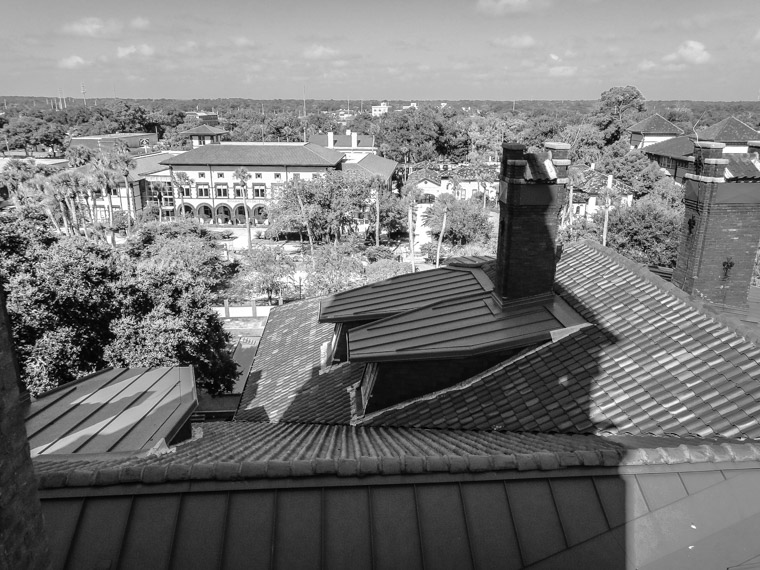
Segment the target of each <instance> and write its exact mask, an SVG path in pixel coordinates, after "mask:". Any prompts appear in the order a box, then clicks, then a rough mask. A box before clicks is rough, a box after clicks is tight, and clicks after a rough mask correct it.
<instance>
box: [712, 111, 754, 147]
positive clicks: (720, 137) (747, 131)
mask: <svg viewBox="0 0 760 570" xmlns="http://www.w3.org/2000/svg"><path fill="white" fill-rule="evenodd" d="M757 139H760V132H758V131H757V130H755V129H753V128H752V127H750V126H749V125H748V124H747V123H744V122H742V121H740V120H739V119H736V118H734V117H728V118H726V119H723V120H722V121H720V122H718V123H715V124H714V125H712V126H710V127H707V128H706V129H702V130H701V131H700V132H699V140H706V141H714V142H722V143H727V144H728V143H734V144H735V143H742V144H747V141H754V140H757Z"/></svg>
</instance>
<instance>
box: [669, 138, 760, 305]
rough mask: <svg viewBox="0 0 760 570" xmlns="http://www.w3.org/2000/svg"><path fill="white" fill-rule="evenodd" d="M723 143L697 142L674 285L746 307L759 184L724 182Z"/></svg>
mask: <svg viewBox="0 0 760 570" xmlns="http://www.w3.org/2000/svg"><path fill="white" fill-rule="evenodd" d="M753 144H754V143H753ZM724 146H725V144H724V143H716V142H704V141H696V142H695V143H694V167H695V168H694V170H695V172H694V174H690V173H689V174H686V175H685V202H686V213H685V216H684V222H683V225H682V226H681V240H680V242H679V245H678V262H677V263H676V268H675V271H674V272H673V283H674V284H675V285H677V286H678V287H680V288H681V289H683V290H684V291H686V292H687V293H689V294H692V295H694V296H696V297H700V298H702V299H704V300H705V301H707V302H708V303H711V304H714V305H719V306H723V307H727V308H736V309H744V308H746V307H747V295H748V293H749V286H750V281H751V278H752V271H753V268H754V263H755V255H756V253H757V246H758V241H759V240H760V185H758V184H757V183H746V182H744V183H735V182H732V183H726V179H725V169H726V165H727V164H728V160H727V159H725V158H723V148H724ZM750 150H752V145H750Z"/></svg>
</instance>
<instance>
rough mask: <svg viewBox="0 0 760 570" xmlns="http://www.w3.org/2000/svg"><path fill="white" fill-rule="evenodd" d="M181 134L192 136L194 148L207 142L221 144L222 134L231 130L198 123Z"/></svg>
mask: <svg viewBox="0 0 760 570" xmlns="http://www.w3.org/2000/svg"><path fill="white" fill-rule="evenodd" d="M179 134H181V135H185V136H187V137H190V140H191V141H192V143H193V148H197V147H199V146H204V145H207V144H219V143H220V142H221V140H222V135H226V134H229V131H225V130H224V129H219V128H217V127H212V126H209V125H198V126H197V127H193V128H192V129H188V130H186V131H182V132H181V133H179Z"/></svg>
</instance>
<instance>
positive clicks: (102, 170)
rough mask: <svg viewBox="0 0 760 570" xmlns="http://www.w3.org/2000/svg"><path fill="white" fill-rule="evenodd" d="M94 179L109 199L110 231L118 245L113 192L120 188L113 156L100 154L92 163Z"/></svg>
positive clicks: (112, 242) (113, 242)
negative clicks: (114, 225)
mask: <svg viewBox="0 0 760 570" xmlns="http://www.w3.org/2000/svg"><path fill="white" fill-rule="evenodd" d="M92 165H93V179H94V180H95V181H96V183H97V185H98V187H99V188H100V189H101V192H104V193H105V195H106V197H107V199H108V231H109V232H110V233H111V236H110V237H111V245H113V246H115V245H116V236H115V235H114V234H115V232H114V228H113V198H112V195H111V192H112V190H113V189H114V188H118V187H119V184H118V182H117V175H116V172H115V167H114V162H113V157H112V156H111V155H109V154H100V155H99V156H98V157H97V158H96V159H95V160H94V161H93V163H92Z"/></svg>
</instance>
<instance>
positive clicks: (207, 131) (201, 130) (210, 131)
mask: <svg viewBox="0 0 760 570" xmlns="http://www.w3.org/2000/svg"><path fill="white" fill-rule="evenodd" d="M227 132H228V131H225V130H224V129H220V128H217V127H212V126H210V125H198V126H197V127H193V128H192V129H188V130H186V131H182V132H181V133H180V134H181V135H224V134H227Z"/></svg>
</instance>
